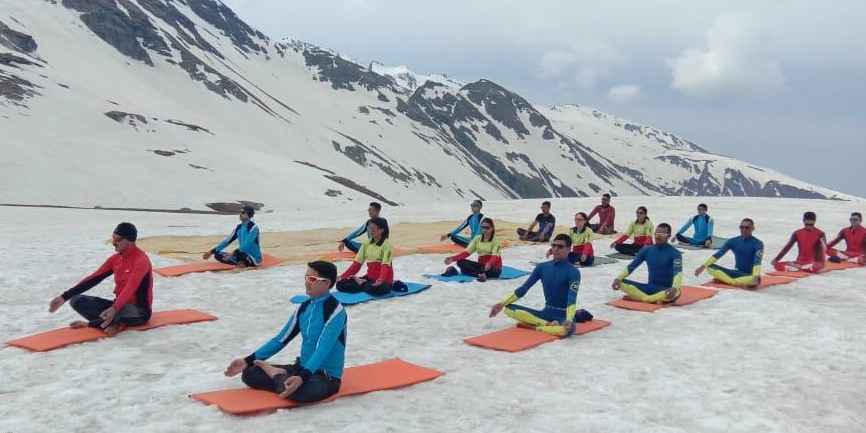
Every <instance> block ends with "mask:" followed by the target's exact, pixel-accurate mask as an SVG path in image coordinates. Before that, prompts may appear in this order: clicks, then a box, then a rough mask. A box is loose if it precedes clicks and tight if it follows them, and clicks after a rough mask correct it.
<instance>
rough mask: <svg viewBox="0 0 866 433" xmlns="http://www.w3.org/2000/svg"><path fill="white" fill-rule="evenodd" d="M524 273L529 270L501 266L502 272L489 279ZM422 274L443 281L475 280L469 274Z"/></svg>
mask: <svg viewBox="0 0 866 433" xmlns="http://www.w3.org/2000/svg"><path fill="white" fill-rule="evenodd" d="M524 275H529V272H528V271H524V270H521V269H516V268H510V267H508V266H503V267H502V274H501V275H499V276H498V277H496V278H490V279H491V280H510V279H513V278H520V277H522V276H524ZM424 276H425V277H427V278H433V279H434V280H439V281H445V282H449V281H456V282H458V283H467V282H470V281H475V280H476V278H475V277H470V276H469V275H452V276H450V277H443V276H442V275H439V274H424Z"/></svg>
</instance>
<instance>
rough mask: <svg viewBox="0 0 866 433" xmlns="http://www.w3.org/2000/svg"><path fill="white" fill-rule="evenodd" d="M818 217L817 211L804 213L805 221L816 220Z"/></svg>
mask: <svg viewBox="0 0 866 433" xmlns="http://www.w3.org/2000/svg"><path fill="white" fill-rule="evenodd" d="M817 219H818V217H817V216H816V215H815V212H812V211H808V212H806V213H804V214H803V221H816V220H817Z"/></svg>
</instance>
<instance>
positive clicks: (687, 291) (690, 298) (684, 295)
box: [607, 286, 718, 312]
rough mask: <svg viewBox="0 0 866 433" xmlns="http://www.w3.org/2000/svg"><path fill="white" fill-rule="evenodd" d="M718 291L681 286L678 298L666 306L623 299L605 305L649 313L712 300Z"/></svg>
mask: <svg viewBox="0 0 866 433" xmlns="http://www.w3.org/2000/svg"><path fill="white" fill-rule="evenodd" d="M717 292H718V290H713V289H704V288H700V287H692V286H682V287H680V298H679V299H677V300H676V301H674V302H671V303H668V304H650V303H647V302H638V301H627V300H625V299H616V300H613V301H610V302H608V303H607V305H612V306H614V307H619V308H625V309H626V310H634V311H644V312H651V311H655V310H658V309H660V308H665V307H680V306H683V305H688V304H692V303H695V302H698V301H702V300H704V299H709V298H712V297H713V296H715V295H716V293H717Z"/></svg>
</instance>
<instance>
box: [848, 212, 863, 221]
mask: <svg viewBox="0 0 866 433" xmlns="http://www.w3.org/2000/svg"><path fill="white" fill-rule="evenodd" d="M851 216H852V217H857V218H860V219H861V220H862V219H863V214H861V213H860V212H851Z"/></svg>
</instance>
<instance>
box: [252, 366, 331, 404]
mask: <svg viewBox="0 0 866 433" xmlns="http://www.w3.org/2000/svg"><path fill="white" fill-rule="evenodd" d="M274 367H277V368H282V369H285V370H286V372H287V373H288V374H278V375H276V376H274V377H273V378H270V377H268V375H267V374H265V372H264V371H263V370H262V369H261V368H259V367H257V366H252V367H247V368H246V370H244V372H243V374H242V375H241V380H243V381H244V383H245V384H247V386H249V387H250V388H253V389H261V390H264V391H271V392H276V393H282V392H283V391H285V390H286V386H285V381H286V378H288V377H289V376H295V375H297V374H298V372H300V371H301V367H300V365H298V364H297V363H295V364H290V365H276V364H274ZM341 383H342V381H341V380H340V379H337V378H334V377H329V376H327V375H326V374H325V372H323V371H317V372H316V373H315V374H313V375H312V376H310V379H309V380H306V381H304V384H303V385H301V387H300V388H298V389H297V390H296V391H295V392H293V393H291V394H290V395H289V398H290V399H292V400H294V401H297V402H299V403H312V402H314V401H319V400H324V399H326V398H328V397H330V396H332V395H334V394H336V393H337V391H339V390H340V384H341Z"/></svg>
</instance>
